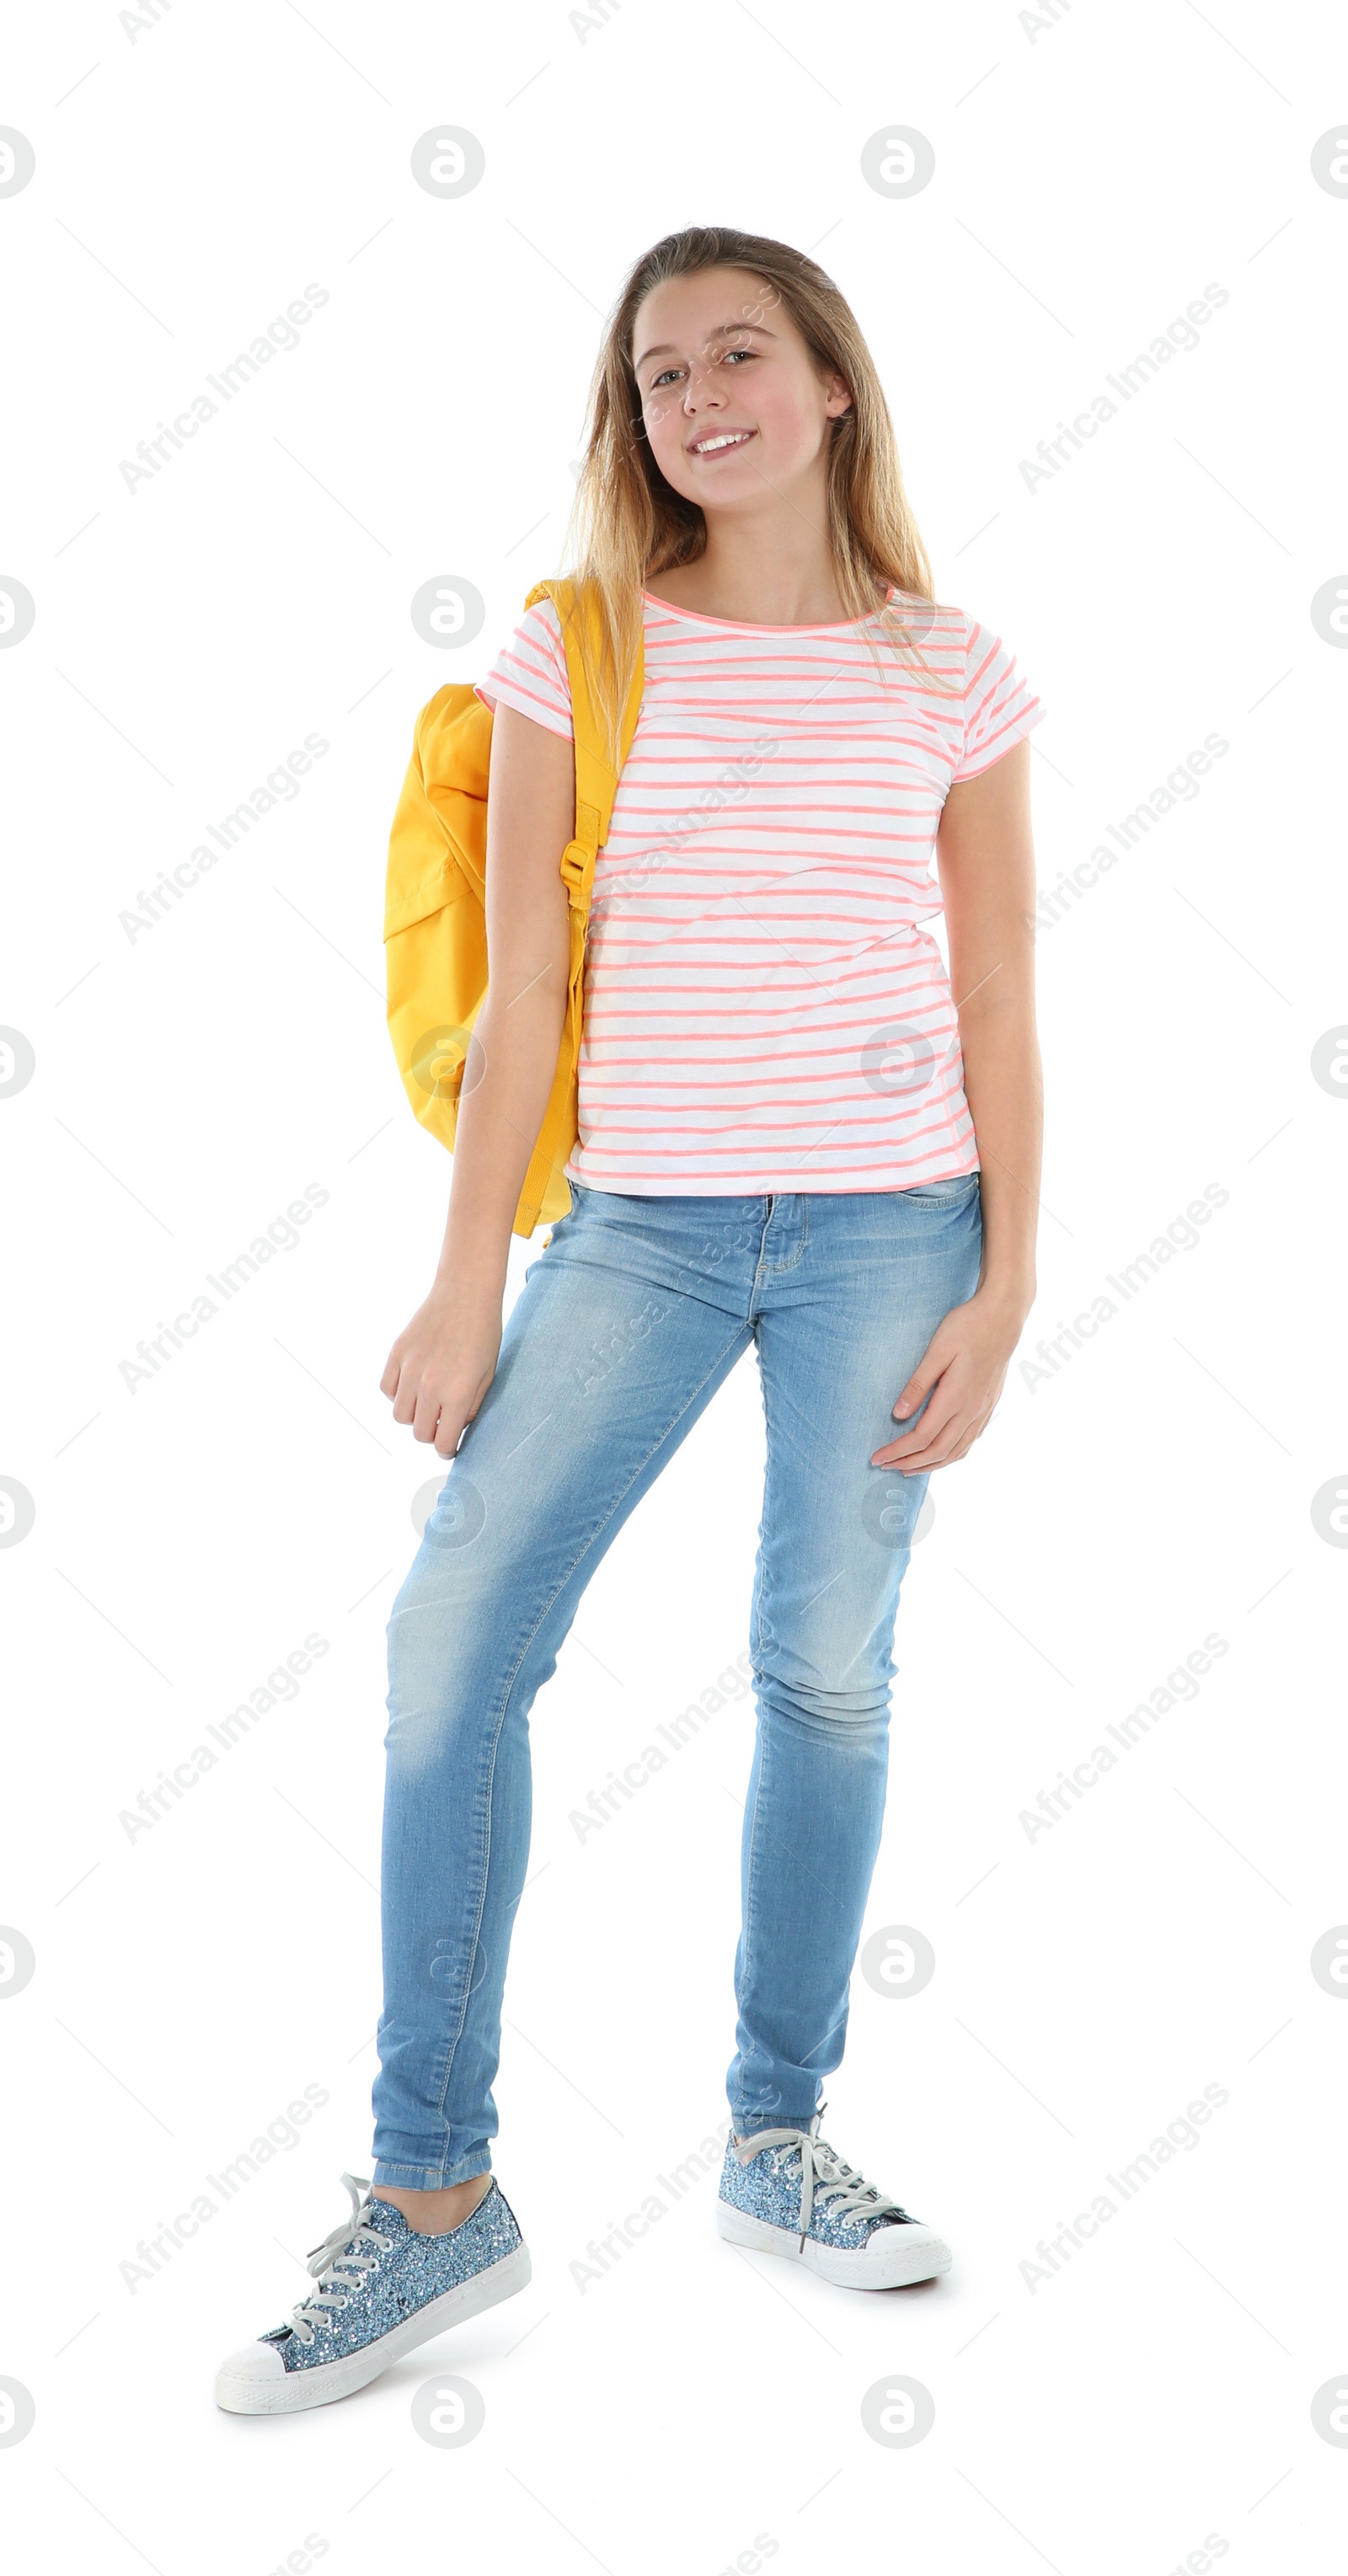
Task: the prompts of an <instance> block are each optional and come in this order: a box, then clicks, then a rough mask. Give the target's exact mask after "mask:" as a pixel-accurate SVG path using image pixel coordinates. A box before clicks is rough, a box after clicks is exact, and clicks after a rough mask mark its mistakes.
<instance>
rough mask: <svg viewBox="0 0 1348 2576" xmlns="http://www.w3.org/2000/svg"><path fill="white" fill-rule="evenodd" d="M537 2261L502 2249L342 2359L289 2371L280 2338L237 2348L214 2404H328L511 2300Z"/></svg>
mask: <svg viewBox="0 0 1348 2576" xmlns="http://www.w3.org/2000/svg"><path fill="white" fill-rule="evenodd" d="M532 2268H533V2267H532V2265H531V2264H530V2261H529V2249H528V2246H527V2245H517V2246H516V2247H515V2250H514V2252H513V2254H505V2255H503V2256H502V2258H501V2260H500V2262H499V2263H489V2264H488V2265H487V2266H486V2269H485V2270H484V2271H481V2272H475V2273H474V2274H473V2276H472V2279H471V2280H468V2281H460V2283H459V2284H458V2287H457V2288H456V2289H453V2290H446V2291H445V2292H444V2294H443V2296H442V2297H441V2298H438V2299H431V2300H428V2302H427V2304H426V2306H425V2307H424V2308H418V2309H417V2311H416V2314H415V2315H414V2316H410V2317H407V2318H405V2319H404V2321H403V2323H402V2324H401V2325H399V2326H392V2327H390V2329H389V2332H388V2333H387V2334H384V2335H380V2336H379V2337H378V2338H377V2340H376V2341H375V2342H374V2343H369V2344H366V2345H364V2346H363V2347H362V2349H361V2350H360V2351H359V2352H349V2353H344V2354H343V2355H342V2356H341V2358H340V2359H339V2360H337V2361H322V2362H317V2363H315V2364H314V2366H313V2367H312V2368H311V2369H308V2370H287V2369H286V2367H285V2364H284V2363H283V2361H282V2359H281V2356H280V2354H279V2352H278V2351H277V2349H276V2346H275V2344H268V2343H252V2344H245V2346H244V2348H243V2350H242V2352H236V2353H232V2354H231V2356H230V2358H229V2360H228V2361H226V2362H224V2363H222V2365H221V2368H220V2372H219V2376H218V2377H217V2379H216V2383H215V2402H216V2405H217V2406H222V2407H223V2408H224V2410H225V2413H226V2414H227V2415H295V2414H298V2413H300V2411H301V2410H302V2409H303V2408H304V2407H307V2406H328V2405H331V2403H332V2402H333V2400H334V2399H335V2398H338V2397H350V2396H352V2395H353V2394H354V2392H355V2390H356V2389H358V2388H367V2387H368V2386H369V2384H370V2381H371V2380H372V2379H378V2377H379V2375H380V2373H381V2371H385V2370H387V2369H388V2367H389V2364H390V2362H394V2361H401V2359H402V2357H403V2355H404V2353H408V2352H415V2351H416V2349H417V2346H418V2344H423V2343H431V2342H433V2340H434V2338H435V2336H436V2335H440V2334H443V2333H444V2332H445V2330H446V2328H447V2327H449V2326H457V2325H462V2323H463V2321H464V2319H465V2318H466V2317H476V2316H480V2314H481V2312H482V2310H483V2309H484V2308H494V2307H495V2306H496V2305H497V2302H498V2301H499V2300H501V2299H510V2298H513V2297H514V2295H515V2292H516V2291H517V2290H522V2289H523V2288H524V2287H525V2285H526V2283H527V2281H528V2280H529V2278H530V2274H531V2271H532Z"/></svg>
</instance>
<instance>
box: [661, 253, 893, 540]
mask: <svg viewBox="0 0 1348 2576" xmlns="http://www.w3.org/2000/svg"><path fill="white" fill-rule="evenodd" d="M632 358H633V369H634V373H635V375H636V380H637V386H638V389H639V391H640V395H641V408H642V417H643V420H644V422H645V427H646V435H647V437H648V439H649V440H650V445H651V453H652V455H653V456H654V458H655V461H656V464H657V465H658V466H659V468H660V471H661V473H662V474H663V475H664V478H665V481H666V482H667V483H669V484H671V485H672V486H673V488H674V490H675V491H676V492H679V493H681V494H682V495H683V498H684V499H685V500H687V501H696V502H698V503H699V504H700V506H701V507H702V509H704V510H707V511H713V512H714V511H716V510H717V509H723V510H733V511H743V510H746V509H752V508H753V507H754V506H755V504H757V503H762V504H764V505H766V506H775V505H776V504H777V503H778V502H779V501H780V499H781V498H782V496H783V494H784V493H786V492H788V491H789V490H790V488H791V487H792V485H796V484H799V483H800V482H801V481H802V480H803V479H804V478H805V477H807V476H808V475H809V474H810V473H811V470H812V469H814V468H816V467H817V466H818V463H819V460H820V458H821V457H822V455H823V453H824V450H825V447H826V444H827V439H828V423H829V422H830V421H831V420H836V419H837V418H838V416H839V414H840V413H842V412H845V411H848V410H850V408H851V401H852V397H851V394H850V392H849V391H848V388H847V385H846V384H845V382H844V380H843V378H842V377H841V376H840V375H838V374H837V373H836V372H835V373H830V374H828V375H826V376H823V377H821V375H820V373H819V370H818V368H817V366H816V364H815V361H814V359H813V357H812V356H811V354H810V351H809V349H808V348H807V347H806V344H805V341H804V339H803V338H802V336H801V333H800V331H799V329H798V328H797V325H796V323H795V322H794V321H793V319H792V317H791V315H790V313H789V312H788V310H787V307H786V305H785V303H784V302H783V300H782V297H781V294H780V291H779V289H778V288H776V287H774V286H771V285H769V284H767V283H766V282H765V281H764V280H763V279H761V278H757V277H754V276H752V275H751V274H750V272H749V271H748V270H747V269H743V268H707V269H702V270H700V271H699V273H698V274H697V275H696V276H695V277H676V278H671V279H669V280H668V281H667V283H666V284H665V285H663V286H656V287H653V288H652V289H651V292H650V294H649V295H647V296H645V297H644V298H643V300H642V302H641V303H640V304H639V305H638V307H637V314H636V321H635V323H634V325H633V332H632Z"/></svg>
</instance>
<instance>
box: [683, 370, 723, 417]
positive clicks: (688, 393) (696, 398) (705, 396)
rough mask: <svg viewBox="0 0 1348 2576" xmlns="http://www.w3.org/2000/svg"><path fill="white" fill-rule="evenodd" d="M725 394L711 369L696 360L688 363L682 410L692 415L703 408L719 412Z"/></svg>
mask: <svg viewBox="0 0 1348 2576" xmlns="http://www.w3.org/2000/svg"><path fill="white" fill-rule="evenodd" d="M724 402H725V394H724V392H723V390H722V388H721V386H720V385H718V383H717V381H716V377H715V374H714V372H713V370H712V368H711V367H710V366H708V365H705V364H703V362H702V361H700V360H699V359H697V358H690V359H689V361H688V382H687V384H686V385H685V386H684V389H683V406H682V407H683V410H684V411H685V412H686V413H693V412H696V411H698V410H700V409H703V408H705V407H710V408H711V409H712V410H714V411H719V410H720V409H721V408H722V406H723V405H724Z"/></svg>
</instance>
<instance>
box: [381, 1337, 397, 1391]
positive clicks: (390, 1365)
mask: <svg viewBox="0 0 1348 2576" xmlns="http://www.w3.org/2000/svg"><path fill="white" fill-rule="evenodd" d="M401 1375H402V1361H401V1360H400V1359H399V1357H398V1350H397V1344H396V1343H395V1345H394V1347H393V1349H392V1350H391V1351H390V1352H389V1355H388V1358H387V1359H386V1360H385V1362H384V1374H383V1376H382V1377H381V1379H380V1381H379V1392H380V1394H381V1395H396V1394H397V1392H398V1380H399V1378H400V1376H401Z"/></svg>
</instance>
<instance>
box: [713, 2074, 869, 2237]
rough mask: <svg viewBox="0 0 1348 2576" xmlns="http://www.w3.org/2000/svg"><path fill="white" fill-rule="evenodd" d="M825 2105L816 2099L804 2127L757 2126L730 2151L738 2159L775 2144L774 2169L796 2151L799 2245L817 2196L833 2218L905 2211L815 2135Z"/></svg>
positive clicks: (807, 2229) (744, 2162) (746, 2159)
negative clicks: (817, 2102) (799, 2172)
mask: <svg viewBox="0 0 1348 2576" xmlns="http://www.w3.org/2000/svg"><path fill="white" fill-rule="evenodd" d="M827 2107H828V2105H827V2104H826V2103H821V2104H820V2107H819V2109H818V2110H817V2111H816V2113H815V2115H814V2118H813V2119H812V2121H811V2122H810V2125H809V2128H808V2129H757V2130H755V2131H754V2133H753V2135H752V2136H751V2137H748V2138H745V2139H743V2140H742V2141H741V2140H739V2139H737V2140H736V2142H735V2153H736V2155H737V2157H738V2158H739V2161H740V2163H741V2164H742V2165H747V2164H749V2163H750V2162H751V2161H752V2159H753V2157H754V2156H757V2155H761V2154H762V2152H763V2150H764V2148H765V2147H770V2148H772V2149H774V2150H775V2153H774V2155H773V2162H774V2164H775V2165H776V2166H777V2169H778V2171H779V2172H780V2170H781V2167H782V2165H783V2164H785V2163H786V2161H787V2159H788V2156H790V2155H795V2154H799V2157H800V2164H801V2177H800V2241H801V2243H802V2245H803V2244H804V2242H805V2239H806V2237H807V2236H808V2235H809V2232H810V2216H811V2212H812V2211H813V2208H814V2204H815V2201H816V2199H817V2200H818V2202H819V2205H820V2208H821V2209H826V2210H827V2211H828V2213H829V2215H830V2217H833V2218H842V2219H861V2218H901V2219H905V2220H906V2219H907V2217H908V2212H907V2210H906V2209H903V2208H901V2207H900V2205H899V2203H898V2201H897V2200H891V2199H890V2197H889V2195H888V2193H887V2192H883V2191H881V2190H879V2189H878V2187H877V2186H876V2184H875V2183H873V2182H867V2180H866V2177H865V2175H864V2174H860V2173H858V2172H857V2170H856V2167H855V2165H849V2164H848V2163H847V2161H846V2159H845V2158H844V2157H842V2156H840V2155H839V2154H838V2151H837V2149H836V2147H831V2146H830V2145H829V2143H828V2140H827V2139H826V2138H821V2137H820V2135H819V2123H820V2121H821V2120H822V2118H823V2116H824V2112H825V2110H826V2109H827Z"/></svg>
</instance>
